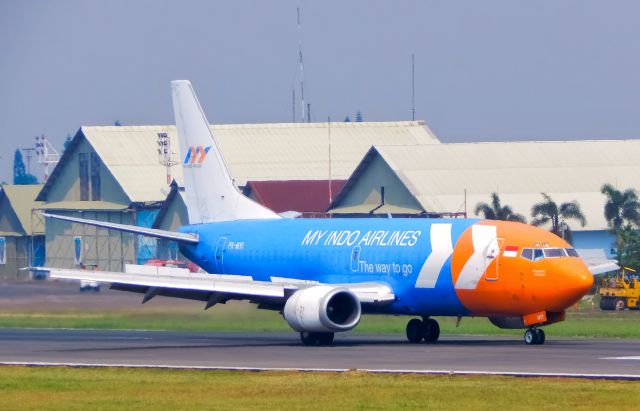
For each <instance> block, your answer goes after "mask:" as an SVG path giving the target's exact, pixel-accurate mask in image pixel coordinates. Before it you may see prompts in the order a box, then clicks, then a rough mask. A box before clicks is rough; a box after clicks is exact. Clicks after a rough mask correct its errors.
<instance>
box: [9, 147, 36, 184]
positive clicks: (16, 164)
mask: <svg viewBox="0 0 640 411" xmlns="http://www.w3.org/2000/svg"><path fill="white" fill-rule="evenodd" d="M13 184H19V185H24V184H38V179H37V178H36V176H34V175H33V174H29V173H27V168H26V167H25V166H24V161H23V160H22V153H21V152H20V149H17V150H16V153H15V155H14V157H13Z"/></svg>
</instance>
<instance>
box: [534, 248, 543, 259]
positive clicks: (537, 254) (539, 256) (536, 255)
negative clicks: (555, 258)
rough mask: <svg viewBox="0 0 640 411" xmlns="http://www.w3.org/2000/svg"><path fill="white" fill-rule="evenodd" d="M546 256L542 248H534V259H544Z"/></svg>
mask: <svg viewBox="0 0 640 411" xmlns="http://www.w3.org/2000/svg"><path fill="white" fill-rule="evenodd" d="M543 258H544V254H542V250H540V249H539V248H536V249H535V250H533V261H538V260H542V259H543Z"/></svg>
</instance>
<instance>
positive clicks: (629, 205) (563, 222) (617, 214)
mask: <svg viewBox="0 0 640 411" xmlns="http://www.w3.org/2000/svg"><path fill="white" fill-rule="evenodd" d="M600 192H601V193H602V194H603V195H604V196H605V197H606V202H605V205H604V210H603V214H604V217H605V219H606V221H607V225H608V226H609V229H610V230H611V231H612V232H613V233H614V234H615V237H616V250H617V257H618V261H619V262H620V264H622V265H625V266H630V267H632V268H638V267H640V200H638V193H637V192H636V190H634V189H632V188H629V189H626V190H619V189H617V188H616V187H614V186H613V185H611V184H604V185H603V186H602V187H601V188H600ZM541 195H542V201H540V202H539V203H536V204H534V205H533V206H532V207H531V221H529V223H530V224H531V225H534V226H538V227H540V226H549V231H551V232H552V233H554V234H556V235H558V236H559V237H562V238H564V239H565V240H567V241H568V242H569V243H571V242H572V235H571V229H570V227H569V224H568V221H570V220H574V221H577V222H578V223H579V224H580V226H582V227H584V226H585V225H586V224H587V219H586V218H585V216H584V214H583V213H582V210H581V209H580V204H578V202H577V201H575V200H574V201H569V202H564V203H560V204H558V203H557V202H555V201H554V200H553V199H552V198H551V197H550V196H549V195H548V194H546V193H541ZM474 213H475V214H476V215H481V216H483V217H484V218H485V219H487V220H504V221H517V222H520V223H526V222H527V220H526V218H525V217H524V216H523V215H522V214H518V213H516V212H515V211H514V210H513V208H512V207H510V206H508V205H503V204H502V203H501V201H500V196H499V195H498V193H491V201H490V202H488V203H486V202H480V203H478V204H476V207H475V210H474Z"/></svg>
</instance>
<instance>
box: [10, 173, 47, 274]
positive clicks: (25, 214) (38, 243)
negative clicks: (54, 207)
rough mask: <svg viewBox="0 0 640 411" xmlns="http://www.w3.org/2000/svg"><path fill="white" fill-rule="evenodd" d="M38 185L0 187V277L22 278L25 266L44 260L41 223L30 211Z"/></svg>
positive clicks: (37, 203) (33, 207)
mask: <svg viewBox="0 0 640 411" xmlns="http://www.w3.org/2000/svg"><path fill="white" fill-rule="evenodd" d="M41 188H42V185H41V184H33V185H9V184H3V185H2V186H0V278H1V279H3V280H24V279H28V278H29V272H27V271H20V270H19V269H20V268H23V267H28V266H41V265H43V263H44V224H43V221H42V217H41V216H40V215H38V214H36V213H33V211H32V210H33V209H36V208H38V207H39V206H40V204H41V203H40V202H38V201H36V200H35V199H36V196H37V195H38V192H39V191H40V189H41Z"/></svg>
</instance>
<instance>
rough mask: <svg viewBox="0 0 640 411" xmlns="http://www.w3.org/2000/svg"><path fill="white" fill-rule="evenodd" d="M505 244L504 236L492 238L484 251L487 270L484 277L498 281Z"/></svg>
mask: <svg viewBox="0 0 640 411" xmlns="http://www.w3.org/2000/svg"><path fill="white" fill-rule="evenodd" d="M503 246H504V238H494V239H492V240H491V241H490V242H489V244H488V245H487V248H486V249H485V251H484V257H485V263H486V264H485V272H484V278H485V280H487V281H497V280H498V275H499V272H498V271H499V266H500V253H501V250H502V247H503Z"/></svg>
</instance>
